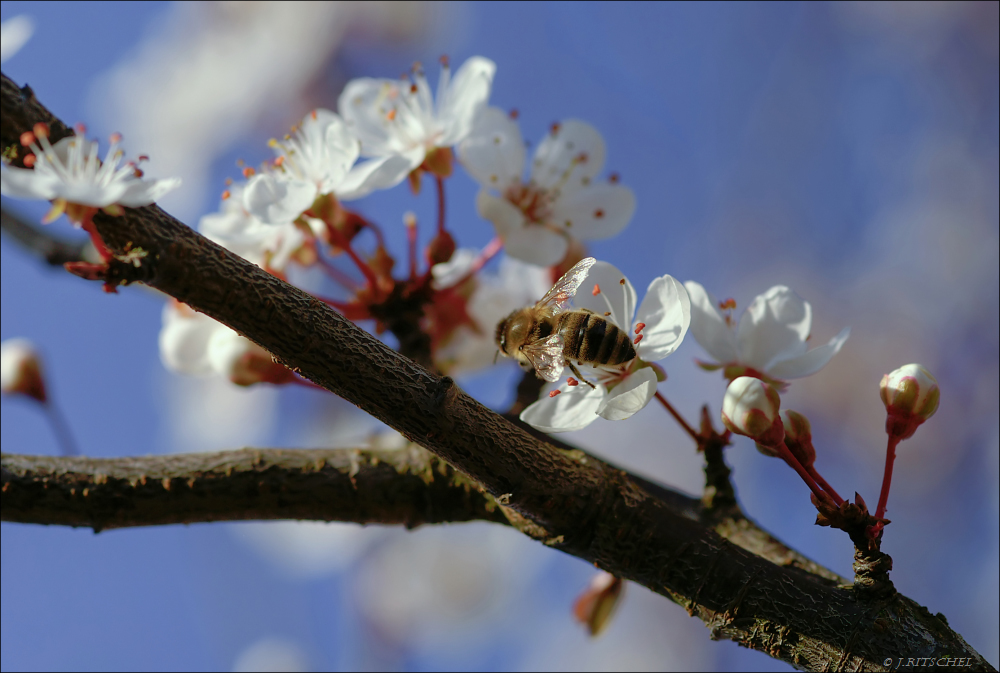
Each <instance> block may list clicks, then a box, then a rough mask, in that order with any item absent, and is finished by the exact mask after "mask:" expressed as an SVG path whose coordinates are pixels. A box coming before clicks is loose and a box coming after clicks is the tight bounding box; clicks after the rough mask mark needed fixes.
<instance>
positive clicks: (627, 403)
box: [560, 367, 657, 421]
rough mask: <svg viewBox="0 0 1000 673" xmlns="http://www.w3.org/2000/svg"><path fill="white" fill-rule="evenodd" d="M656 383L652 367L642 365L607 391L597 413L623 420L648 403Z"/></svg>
mask: <svg viewBox="0 0 1000 673" xmlns="http://www.w3.org/2000/svg"><path fill="white" fill-rule="evenodd" d="M656 383H657V381H656V372H654V371H653V368H652V367H643V368H642V369H640V370H639V371H637V372H635V373H634V374H632V375H631V376H629V377H628V378H627V379H625V380H624V381H622V382H621V383H619V384H618V385H617V386H615V388H614V390H612V391H611V392H610V393H608V396H607V398H605V400H604V402H603V403H602V404H601V406H600V407H599V408H598V410H597V414H598V415H599V416H601V417H603V418H606V419H608V420H609V421H624V420H625V419H626V418H628V417H629V416H631V415H632V414H634V413H635V412H637V411H639V410H640V409H642V408H643V407H644V406H646V405H647V404H649V402H650V400H652V399H653V396H654V395H656ZM560 397H562V396H561V395H560Z"/></svg>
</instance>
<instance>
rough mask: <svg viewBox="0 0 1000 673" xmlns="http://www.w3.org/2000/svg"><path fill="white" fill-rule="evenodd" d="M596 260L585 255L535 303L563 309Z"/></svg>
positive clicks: (539, 306) (538, 305) (559, 309)
mask: <svg viewBox="0 0 1000 673" xmlns="http://www.w3.org/2000/svg"><path fill="white" fill-rule="evenodd" d="M595 262H597V260H596V259H594V258H593V257H585V258H584V259H581V260H580V261H579V262H577V263H576V265H575V266H574V267H573V268H572V269H570V270H569V271H567V272H566V273H565V274H563V277H562V278H560V279H559V280H558V281H556V284H555V285H553V286H552V289H551V290H549V291H548V292H546V293H545V296H544V297H542V299H541V300H540V301H539V302H538V303H537V304H536V306H537V307H538V308H542V307H553V308H554V309H555V310H556V312H558V311H562V310H565V309H566V307H567V306H568V305H569V300H570V299H572V298H573V295H575V294H576V291H577V290H578V289H579V288H580V285H581V284H582V283H583V280H584V279H585V278H586V277H587V274H588V273H589V272H590V267H592V266H593V265H594V263H595Z"/></svg>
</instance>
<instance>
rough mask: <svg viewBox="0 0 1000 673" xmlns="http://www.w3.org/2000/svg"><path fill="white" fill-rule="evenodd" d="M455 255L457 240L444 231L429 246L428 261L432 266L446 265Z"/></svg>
mask: <svg viewBox="0 0 1000 673" xmlns="http://www.w3.org/2000/svg"><path fill="white" fill-rule="evenodd" d="M454 254H455V239H454V238H452V237H451V234H449V233H448V232H447V231H442V232H441V233H439V234H438V235H437V236H435V237H434V240H433V241H431V243H430V245H428V246H427V261H428V262H430V264H431V266H433V265H435V264H444V263H445V262H447V261H449V260H451V256H452V255H454Z"/></svg>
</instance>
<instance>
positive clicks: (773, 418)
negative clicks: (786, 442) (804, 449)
mask: <svg viewBox="0 0 1000 673" xmlns="http://www.w3.org/2000/svg"><path fill="white" fill-rule="evenodd" d="M780 409H781V398H780V397H778V391H776V390H775V389H774V388H773V387H771V386H770V385H768V384H767V383H764V382H763V381H761V380H760V379H756V378H753V377H752V376H740V377H739V378H736V379H734V380H733V382H732V383H730V384H729V387H728V388H727V389H726V396H725V398H723V400H722V422H723V423H724V424H725V426H726V427H727V428H729V429H730V430H732V431H733V432H735V433H736V434H738V435H745V436H747V437H750V438H752V439H754V440H756V441H757V442H758V443H760V444H763V445H764V446H765V447H772V446H777V445H778V444H779V443H780V442H781V440H782V438H783V437H784V435H785V431H784V428H783V427H782V424H781V417H780V416H779V415H778V412H779V410H780Z"/></svg>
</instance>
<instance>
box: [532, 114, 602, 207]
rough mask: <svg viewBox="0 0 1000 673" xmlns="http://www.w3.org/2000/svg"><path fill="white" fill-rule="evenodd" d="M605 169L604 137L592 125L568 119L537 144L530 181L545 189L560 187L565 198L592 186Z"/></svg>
mask: <svg viewBox="0 0 1000 673" xmlns="http://www.w3.org/2000/svg"><path fill="white" fill-rule="evenodd" d="M581 158H583V159H585V160H584V161H580V159H581ZM602 166H604V138H602V137H601V134H600V133H599V132H598V130H597V129H595V128H594V127H593V126H591V125H590V124H588V123H586V122H582V121H580V120H578V119H567V120H566V121H564V122H562V123H561V124H559V125H558V127H557V129H556V132H555V133H554V134H553V133H549V135H547V136H545V140H543V141H542V142H541V143H540V144H539V145H538V149H537V150H536V151H535V158H534V159H533V160H532V162H531V179H532V181H533V182H534V183H535V184H536V185H538V186H540V187H543V188H546V189H549V188H552V187H559V188H560V191H561V192H562V193H563V195H564V196H565V195H566V194H569V193H571V192H573V191H576V190H577V189H579V188H581V187H584V186H586V185H587V184H590V182H591V181H592V180H593V179H594V176H595V175H597V173H598V172H599V171H600V170H601V167H602Z"/></svg>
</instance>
